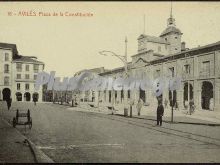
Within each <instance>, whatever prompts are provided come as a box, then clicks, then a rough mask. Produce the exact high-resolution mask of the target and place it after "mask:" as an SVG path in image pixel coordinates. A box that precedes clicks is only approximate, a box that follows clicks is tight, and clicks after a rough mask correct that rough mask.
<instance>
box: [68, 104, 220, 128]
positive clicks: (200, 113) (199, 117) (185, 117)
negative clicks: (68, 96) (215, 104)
mask: <svg viewBox="0 0 220 165" xmlns="http://www.w3.org/2000/svg"><path fill="white" fill-rule="evenodd" d="M77 108H80V109H77ZM77 108H76V107H75V108H74V107H70V108H67V109H69V110H76V111H87V112H96V113H105V114H110V113H111V110H108V108H107V107H99V108H94V107H90V106H89V105H86V104H81V105H80V106H79V107H77ZM115 109H116V111H115V112H114V113H115V114H117V115H124V110H123V107H121V106H116V107H115ZM128 114H130V111H129V112H128ZM132 114H133V117H135V118H141V119H148V120H153V121H154V120H156V110H151V109H148V108H147V107H144V108H142V110H141V116H137V110H136V108H135V107H133V111H132ZM173 116H174V123H182V124H199V125H211V126H220V112H214V111H205V110H197V111H195V112H194V113H193V114H192V115H189V114H187V110H174V111H173ZM163 119H164V121H165V122H170V121H171V109H169V108H168V109H165V111H164V117H163Z"/></svg>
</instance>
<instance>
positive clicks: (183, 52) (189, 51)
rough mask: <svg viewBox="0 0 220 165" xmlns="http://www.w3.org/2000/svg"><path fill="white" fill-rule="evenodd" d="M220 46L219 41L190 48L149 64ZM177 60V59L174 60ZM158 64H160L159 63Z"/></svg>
mask: <svg viewBox="0 0 220 165" xmlns="http://www.w3.org/2000/svg"><path fill="white" fill-rule="evenodd" d="M218 45H219V46H220V41H218V42H215V43H212V44H208V45H204V46H200V47H196V48H192V49H189V50H185V51H182V52H179V53H175V54H171V55H168V56H165V57H162V58H160V59H156V60H152V61H151V63H157V62H158V61H161V60H162V61H164V60H165V59H168V58H170V57H173V58H174V57H177V56H180V55H183V54H186V53H192V52H194V51H197V50H201V49H206V48H211V47H214V46H218ZM219 50H220V47H219ZM197 54H199V53H196V54H193V55H197ZM176 59H177V58H176ZM159 63H160V62H159Z"/></svg>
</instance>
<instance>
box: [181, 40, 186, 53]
mask: <svg viewBox="0 0 220 165" xmlns="http://www.w3.org/2000/svg"><path fill="white" fill-rule="evenodd" d="M184 50H186V43H185V42H181V51H184Z"/></svg>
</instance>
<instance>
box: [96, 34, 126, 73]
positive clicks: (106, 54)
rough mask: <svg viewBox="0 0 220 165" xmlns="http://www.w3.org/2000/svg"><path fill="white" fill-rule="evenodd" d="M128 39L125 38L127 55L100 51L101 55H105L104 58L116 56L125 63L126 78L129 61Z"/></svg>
mask: <svg viewBox="0 0 220 165" xmlns="http://www.w3.org/2000/svg"><path fill="white" fill-rule="evenodd" d="M127 42H128V40H127V37H126V38H125V55H124V56H123V55H118V54H116V53H114V52H112V51H108V50H103V51H100V52H99V54H101V55H103V56H108V55H111V56H115V57H117V58H118V59H120V60H121V61H122V62H123V63H124V67H125V75H126V77H127V76H128V61H127Z"/></svg>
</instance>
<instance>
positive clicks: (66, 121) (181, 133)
mask: <svg viewBox="0 0 220 165" xmlns="http://www.w3.org/2000/svg"><path fill="white" fill-rule="evenodd" d="M1 104H3V103H1ZM1 107H3V108H4V109H3V110H2V109H1V113H0V114H1V116H3V117H4V118H5V119H6V120H7V121H9V122H10V123H11V122H12V118H13V117H14V116H15V113H16V111H15V110H16V109H19V110H27V109H30V110H31V116H32V120H33V127H32V129H31V130H29V129H26V131H25V129H24V126H17V129H18V130H19V131H20V132H22V133H23V134H24V135H25V136H26V137H28V138H29V139H30V140H31V141H32V142H34V143H35V145H36V146H37V147H38V148H39V149H41V150H42V151H43V152H44V153H45V154H46V155H48V156H49V157H50V158H51V159H53V160H54V161H55V162H82V163H86V162H164V163H166V162H177V163H181V162H197V163H200V162H219V161H220V130H219V126H206V125H191V124H181V123H178V124H170V123H163V126H162V127H158V126H155V124H156V123H155V121H153V120H148V119H138V118H125V117H123V116H119V115H110V114H102V113H94V112H88V111H87V112H85V111H83V109H82V108H78V107H77V108H69V107H68V106H63V105H58V104H52V103H38V104H37V106H34V104H33V103H21V102H17V103H13V104H12V109H11V110H9V111H8V110H6V104H3V105H1ZM195 120H197V119H195ZM200 122H201V121H200Z"/></svg>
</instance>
